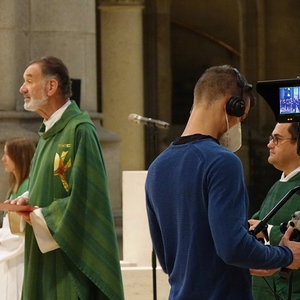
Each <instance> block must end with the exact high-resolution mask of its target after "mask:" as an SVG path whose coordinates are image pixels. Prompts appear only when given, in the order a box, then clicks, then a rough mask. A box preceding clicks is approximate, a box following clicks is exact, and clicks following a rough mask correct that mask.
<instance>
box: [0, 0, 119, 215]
mask: <svg viewBox="0 0 300 300" xmlns="http://www.w3.org/2000/svg"><path fill="white" fill-rule="evenodd" d="M95 16H96V7H95V2H94V1H82V0H63V1H52V2H51V5H45V3H44V2H43V1H19V0H9V1H1V3H0V40H1V43H0V54H1V55H0V63H1V68H0V78H1V80H0V156H1V157H2V155H3V146H4V142H5V140H7V139H8V138H11V137H17V136H29V137H32V138H33V139H35V140H36V141H37V140H38V135H37V131H38V128H39V126H40V123H41V121H42V119H41V117H40V116H39V115H38V114H36V113H29V112H27V111H24V109H23V96H22V95H21V94H20V93H19V87H20V86H21V84H22V82H23V78H22V75H23V72H24V70H25V68H26V66H27V64H28V62H29V61H31V60H32V59H35V58H39V57H41V56H44V55H54V56H57V57H59V58H61V59H62V60H63V62H64V63H65V64H66V65H67V67H68V69H69V72H70V77H71V78H75V79H81V93H80V96H81V97H80V107H81V109H82V110H85V111H88V112H89V113H90V116H91V118H92V120H93V122H94V124H95V126H96V128H97V132H98V136H99V139H100V142H101V145H102V149H103V154H104V159H105V163H106V169H107V173H108V180H109V186H110V194H111V200H112V206H113V209H114V212H115V211H116V210H121V182H120V176H121V175H120V171H119V168H120V166H119V137H118V136H117V135H116V134H115V133H113V132H110V131H107V130H105V129H104V128H103V127H102V126H101V120H102V114H100V113H98V112H97V92H96V91H97V87H96V26H95ZM0 175H1V179H2V180H1V181H0V196H1V198H0V201H1V200H3V199H4V195H5V193H6V189H7V182H6V180H5V179H6V174H5V172H4V170H3V167H1V168H0Z"/></svg>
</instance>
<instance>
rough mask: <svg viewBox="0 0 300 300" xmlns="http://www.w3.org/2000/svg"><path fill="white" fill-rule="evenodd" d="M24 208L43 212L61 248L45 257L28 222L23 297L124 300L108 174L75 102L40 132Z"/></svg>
mask: <svg viewBox="0 0 300 300" xmlns="http://www.w3.org/2000/svg"><path fill="white" fill-rule="evenodd" d="M44 129H45V127H44V124H43V125H42V126H41V128H40V132H39V134H40V136H41V138H40V141H39V143H38V145H37V149H36V153H35V155H34V158H33V162H32V168H31V173H30V178H29V203H30V205H33V206H39V207H41V208H42V213H43V216H44V218H45V220H46V223H47V226H48V228H49V230H50V232H51V234H52V236H53V238H54V239H55V241H56V242H57V244H58V245H59V247H60V248H59V249H56V250H53V251H50V252H47V253H44V254H43V253H42V252H41V251H40V249H39V247H38V245H37V241H36V239H35V236H34V232H33V229H32V227H31V226H30V225H28V224H27V225H26V233H25V275H24V280H25V281H24V287H23V295H22V299H24V300H48V299H49V300H72V299H76V300H77V299H83V300H93V299H115V300H120V299H124V295H123V285H122V277H121V270H120V261H119V256H118V247H117V240H116V234H115V228H114V223H113V217H112V210H111V205H110V199H109V192H108V184H107V178H106V171H105V166H104V161H103V157H102V152H101V148H100V144H99V141H98V136H97V133H96V130H95V127H94V125H93V123H92V121H91V120H90V117H89V116H88V114H87V113H84V112H81V111H80V109H79V108H78V107H77V105H76V104H75V102H73V101H72V103H71V104H70V105H69V106H68V108H67V109H66V110H65V112H64V113H63V115H62V117H61V119H60V120H59V121H57V122H56V123H55V124H54V125H53V127H51V128H50V129H49V130H48V131H47V132H44Z"/></svg>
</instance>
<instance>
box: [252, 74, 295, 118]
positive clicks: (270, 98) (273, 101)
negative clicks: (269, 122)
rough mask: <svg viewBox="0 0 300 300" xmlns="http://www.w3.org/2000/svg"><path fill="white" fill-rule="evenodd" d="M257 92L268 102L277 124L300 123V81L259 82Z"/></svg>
mask: <svg viewBox="0 0 300 300" xmlns="http://www.w3.org/2000/svg"><path fill="white" fill-rule="evenodd" d="M256 90H257V92H258V93H259V94H260V95H261V96H262V97H263V98H264V99H265V100H266V101H267V103H268V104H269V106H270V108H271V109H272V111H273V113H274V115H275V118H276V120H277V122H280V123H288V122H300V79H299V78H296V79H285V80H270V81H259V82H257V85H256Z"/></svg>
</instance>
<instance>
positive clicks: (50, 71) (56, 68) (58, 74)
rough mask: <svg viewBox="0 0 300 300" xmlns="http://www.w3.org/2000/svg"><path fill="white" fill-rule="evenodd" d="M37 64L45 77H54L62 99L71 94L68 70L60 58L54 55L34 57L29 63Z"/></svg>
mask: <svg viewBox="0 0 300 300" xmlns="http://www.w3.org/2000/svg"><path fill="white" fill-rule="evenodd" d="M32 64H39V65H40V67H41V71H42V74H43V76H44V77H45V78H48V77H54V78H55V79H56V80H57V82H58V89H59V92H60V94H61V96H62V97H63V98H64V99H67V98H70V97H71V96H72V81H71V79H70V77H69V71H68V69H67V67H66V65H65V64H64V63H63V62H62V60H61V59H59V58H57V57H54V56H44V57H42V58H39V59H35V60H33V61H31V62H30V63H29V65H28V66H30V65H32Z"/></svg>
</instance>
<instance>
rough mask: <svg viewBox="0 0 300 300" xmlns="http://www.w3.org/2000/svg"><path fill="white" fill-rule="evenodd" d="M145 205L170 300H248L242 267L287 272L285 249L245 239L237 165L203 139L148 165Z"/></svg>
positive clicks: (185, 141) (183, 142)
mask: <svg viewBox="0 0 300 300" xmlns="http://www.w3.org/2000/svg"><path fill="white" fill-rule="evenodd" d="M146 201H147V213H148V220H149V226H150V233H151V237H152V241H153V246H154V249H155V252H156V254H157V257H158V259H159V262H160V264H161V266H162V268H163V270H164V271H165V272H166V273H167V274H168V275H169V282H170V285H171V290H170V296H169V299H172V300H175V299H176V300H183V299H184V300H194V299H195V300H196V299H197V300H199V299H205V300H210V299H211V300H212V299H213V300H218V299H222V300H226V299H228V300H241V299H243V300H248V299H253V297H252V292H251V278H250V273H249V270H248V269H249V268H257V269H273V268H279V267H282V266H286V265H289V264H290V263H291V261H292V253H291V251H290V250H289V249H288V248H287V247H280V246H277V247H275V246H265V245H263V244H261V243H260V242H258V241H257V240H256V239H255V237H253V236H251V235H250V234H249V233H248V223H247V217H248V202H249V200H248V194H247V190H246V187H245V183H244V176H243V167H242V164H241V161H240V159H239V158H238V157H237V156H236V155H235V154H233V153H232V152H230V151H228V150H227V149H225V148H224V147H222V146H220V145H219V144H218V142H217V141H216V140H214V139H212V138H210V137H208V138H201V136H200V135H195V136H191V137H185V138H180V139H179V140H178V141H176V142H175V143H173V144H171V145H170V147H169V148H168V149H167V150H165V151H164V152H163V153H162V154H161V155H159V156H158V157H157V158H156V160H155V161H154V162H153V163H152V164H151V166H150V168H149V170H148V175H147V179H146Z"/></svg>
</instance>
